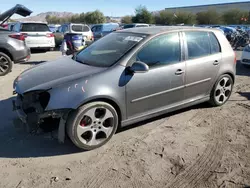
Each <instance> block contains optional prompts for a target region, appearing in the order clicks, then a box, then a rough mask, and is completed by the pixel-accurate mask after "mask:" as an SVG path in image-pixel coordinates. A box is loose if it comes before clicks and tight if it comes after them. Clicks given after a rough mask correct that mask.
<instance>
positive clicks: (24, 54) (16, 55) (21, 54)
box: [12, 47, 30, 63]
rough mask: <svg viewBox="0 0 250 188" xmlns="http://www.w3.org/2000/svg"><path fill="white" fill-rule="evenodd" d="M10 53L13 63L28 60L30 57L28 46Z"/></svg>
mask: <svg viewBox="0 0 250 188" xmlns="http://www.w3.org/2000/svg"><path fill="white" fill-rule="evenodd" d="M12 55H13V61H14V63H19V62H25V61H28V60H29V59H30V48H28V47H25V48H24V49H22V50H16V51H14V52H13V54H12Z"/></svg>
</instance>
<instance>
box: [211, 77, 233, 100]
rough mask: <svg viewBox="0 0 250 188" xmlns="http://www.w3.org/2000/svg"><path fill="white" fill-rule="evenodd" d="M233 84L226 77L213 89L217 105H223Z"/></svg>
mask: <svg viewBox="0 0 250 188" xmlns="http://www.w3.org/2000/svg"><path fill="white" fill-rule="evenodd" d="M232 88H233V84H232V82H231V80H230V79H229V78H228V77H222V78H221V79H220V81H219V82H218V84H217V86H216V89H215V93H214V95H215V100H216V102H217V103H219V104H224V103H225V102H226V101H227V100H228V98H229V97H230V95H231V92H232Z"/></svg>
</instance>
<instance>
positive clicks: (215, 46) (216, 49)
mask: <svg viewBox="0 0 250 188" xmlns="http://www.w3.org/2000/svg"><path fill="white" fill-rule="evenodd" d="M209 36H210V43H211V54H216V53H220V52H221V48H220V44H219V41H218V39H217V38H216V36H215V35H214V34H213V33H209Z"/></svg>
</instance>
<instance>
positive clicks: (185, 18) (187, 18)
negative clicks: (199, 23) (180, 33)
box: [173, 12, 196, 24]
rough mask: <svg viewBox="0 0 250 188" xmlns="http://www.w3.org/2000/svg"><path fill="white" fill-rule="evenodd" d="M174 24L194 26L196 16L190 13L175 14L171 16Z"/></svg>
mask: <svg viewBox="0 0 250 188" xmlns="http://www.w3.org/2000/svg"><path fill="white" fill-rule="evenodd" d="M173 16H174V19H173V23H174V24H196V15H194V14H193V13H190V12H177V13H174V14H173Z"/></svg>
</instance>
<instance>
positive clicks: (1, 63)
mask: <svg viewBox="0 0 250 188" xmlns="http://www.w3.org/2000/svg"><path fill="white" fill-rule="evenodd" d="M11 70H12V61H11V59H10V57H9V56H8V55H6V54H5V53H3V52H0V76H4V75H6V74H8V73H9V72H11Z"/></svg>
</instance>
